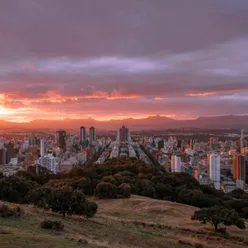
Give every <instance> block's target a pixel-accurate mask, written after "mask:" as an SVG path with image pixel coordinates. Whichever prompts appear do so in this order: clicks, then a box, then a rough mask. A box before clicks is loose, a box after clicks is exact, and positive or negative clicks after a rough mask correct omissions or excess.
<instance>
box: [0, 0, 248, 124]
mask: <svg viewBox="0 0 248 248" xmlns="http://www.w3.org/2000/svg"><path fill="white" fill-rule="evenodd" d="M247 106H248V1H247V0H125V1H123V0H101V1H100V0H70V1H68V0H22V1H20V0H1V1H0V119H4V120H8V121H16V122H26V121H30V120H33V119H63V118H82V119H84V118H94V119H97V120H108V119H123V118H130V117H133V118H145V117H147V116H153V115H161V116H168V117H171V118H175V119H191V118H197V117H199V116H216V115H229V114H237V115H241V114H248V107H247Z"/></svg>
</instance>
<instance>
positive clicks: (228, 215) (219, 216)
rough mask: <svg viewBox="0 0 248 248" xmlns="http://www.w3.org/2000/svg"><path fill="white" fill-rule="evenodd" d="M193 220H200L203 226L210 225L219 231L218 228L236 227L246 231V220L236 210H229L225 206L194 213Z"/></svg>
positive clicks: (203, 209)
mask: <svg viewBox="0 0 248 248" xmlns="http://www.w3.org/2000/svg"><path fill="white" fill-rule="evenodd" d="M191 219H192V220H198V221H200V222H201V223H203V224H206V223H210V224H211V225H212V226H214V229H215V231H218V226H219V225H220V224H224V225H225V226H236V227H238V228H240V229H245V223H244V220H243V219H241V218H240V216H239V214H238V213H237V212H236V211H235V210H234V209H228V208H225V207H223V206H213V207H211V208H202V209H200V210H198V211H196V212H195V213H194V215H193V216H192V217H191Z"/></svg>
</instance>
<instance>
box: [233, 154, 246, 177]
mask: <svg viewBox="0 0 248 248" xmlns="http://www.w3.org/2000/svg"><path fill="white" fill-rule="evenodd" d="M247 172H248V156H247V155H244V154H236V155H235V157H234V159H233V179H234V180H242V181H243V182H246V180H247V175H246V173H247Z"/></svg>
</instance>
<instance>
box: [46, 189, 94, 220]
mask: <svg viewBox="0 0 248 248" xmlns="http://www.w3.org/2000/svg"><path fill="white" fill-rule="evenodd" d="M49 208H51V209H52V211H53V212H57V213H61V214H63V216H65V215H66V214H67V215H73V214H75V215H82V216H85V217H86V218H90V217H93V216H94V215H95V213H96V211H97V204H96V203H94V202H89V201H87V200H86V197H85V195H84V193H83V192H82V191H81V190H73V188H72V187H70V186H66V187H64V188H62V189H59V190H54V191H53V192H52V193H51V196H50V197H49Z"/></svg>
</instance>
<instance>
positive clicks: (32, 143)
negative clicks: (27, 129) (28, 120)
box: [29, 135, 40, 147]
mask: <svg viewBox="0 0 248 248" xmlns="http://www.w3.org/2000/svg"><path fill="white" fill-rule="evenodd" d="M39 145H40V139H38V138H37V137H35V136H34V135H32V137H30V139H29V146H37V147H38V146H39Z"/></svg>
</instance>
